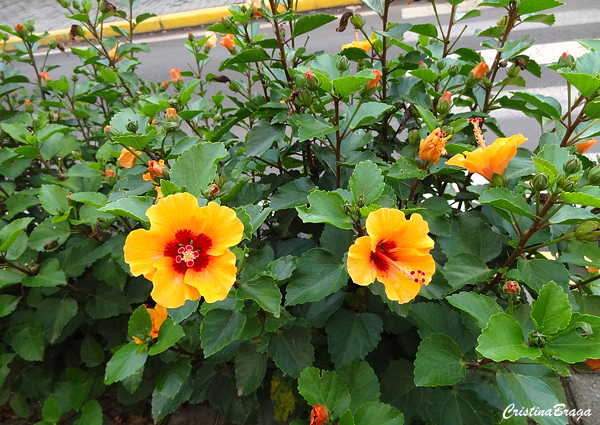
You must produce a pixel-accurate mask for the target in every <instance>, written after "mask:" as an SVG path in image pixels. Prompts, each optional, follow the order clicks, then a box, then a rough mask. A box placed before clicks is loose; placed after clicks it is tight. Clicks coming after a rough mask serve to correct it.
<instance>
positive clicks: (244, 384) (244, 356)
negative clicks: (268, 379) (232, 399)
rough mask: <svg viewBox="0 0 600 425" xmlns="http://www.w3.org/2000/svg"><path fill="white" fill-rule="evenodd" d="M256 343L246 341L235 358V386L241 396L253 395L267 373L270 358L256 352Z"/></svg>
mask: <svg viewBox="0 0 600 425" xmlns="http://www.w3.org/2000/svg"><path fill="white" fill-rule="evenodd" d="M256 345H257V344H256V342H255V341H246V342H244V343H243V344H242V345H240V347H239V348H238V350H237V353H236V356H235V384H236V387H237V389H238V392H239V393H240V394H241V395H248V394H251V393H252V392H253V391H254V390H255V389H257V388H258V386H259V385H260V383H261V382H262V380H263V378H264V377H265V373H266V372H267V363H268V360H269V356H267V354H266V353H259V352H258V351H256V349H257V347H256Z"/></svg>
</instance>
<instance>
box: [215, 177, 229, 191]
mask: <svg viewBox="0 0 600 425" xmlns="http://www.w3.org/2000/svg"><path fill="white" fill-rule="evenodd" d="M225 183H227V177H226V176H225V174H223V173H217V175H216V176H215V184H216V185H217V186H219V188H220V189H222V188H223V186H225Z"/></svg>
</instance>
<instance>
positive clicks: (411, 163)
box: [385, 157, 427, 181]
mask: <svg viewBox="0 0 600 425" xmlns="http://www.w3.org/2000/svg"><path fill="white" fill-rule="evenodd" d="M425 177H427V171H425V170H422V169H421V168H419V167H418V166H417V163H416V161H415V160H414V159H412V158H407V157H402V158H398V160H397V161H396V163H395V164H394V165H392V167H391V168H390V169H389V170H388V172H387V174H386V175H385V178H386V179H391V180H398V181H404V180H405V179H419V180H423V179H424V178H425Z"/></svg>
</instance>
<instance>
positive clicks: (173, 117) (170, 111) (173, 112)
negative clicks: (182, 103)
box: [167, 108, 178, 122]
mask: <svg viewBox="0 0 600 425" xmlns="http://www.w3.org/2000/svg"><path fill="white" fill-rule="evenodd" d="M177 118H178V117H177V109H175V108H167V121H169V122H177Z"/></svg>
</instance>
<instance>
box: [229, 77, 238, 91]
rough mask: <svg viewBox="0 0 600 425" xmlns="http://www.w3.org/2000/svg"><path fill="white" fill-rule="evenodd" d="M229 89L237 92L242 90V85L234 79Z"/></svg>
mask: <svg viewBox="0 0 600 425" xmlns="http://www.w3.org/2000/svg"><path fill="white" fill-rule="evenodd" d="M229 90H231V91H232V92H234V93H237V92H239V91H240V85H239V84H238V83H236V82H235V80H234V81H232V82H230V83H229Z"/></svg>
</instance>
